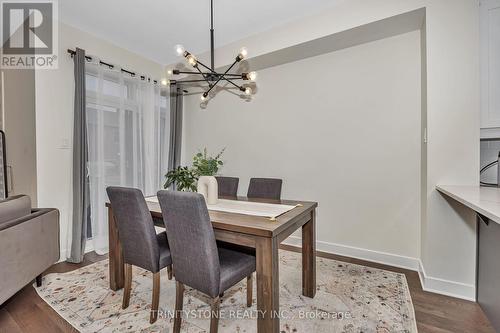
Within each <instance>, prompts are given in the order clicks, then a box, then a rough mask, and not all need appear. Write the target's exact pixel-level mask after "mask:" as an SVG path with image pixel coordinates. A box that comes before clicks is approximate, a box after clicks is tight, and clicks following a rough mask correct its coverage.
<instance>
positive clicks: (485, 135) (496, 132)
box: [481, 127, 500, 140]
mask: <svg viewBox="0 0 500 333" xmlns="http://www.w3.org/2000/svg"><path fill="white" fill-rule="evenodd" d="M498 138H500V128H499V127H492V128H481V139H483V140H485V139H498Z"/></svg>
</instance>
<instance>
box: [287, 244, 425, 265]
mask: <svg viewBox="0 0 500 333" xmlns="http://www.w3.org/2000/svg"><path fill="white" fill-rule="evenodd" d="M284 243H285V244H288V245H293V246H298V247H301V246H302V239H301V238H300V237H297V236H290V237H288V238H287V239H286V240H285V242H284ZM316 249H317V250H318V251H322V252H327V253H332V254H336V255H340V256H345V257H350V258H356V259H362V260H367V261H371V262H376V263H379V264H384V265H389V266H393V267H398V268H405V269H409V270H412V271H418V269H419V267H420V264H419V263H420V260H419V259H417V258H411V257H405V256H400V255H397V254H391V253H385V252H379V251H373V250H368V249H362V248H358V247H354V246H347V245H342V244H335V243H329V242H323V241H316Z"/></svg>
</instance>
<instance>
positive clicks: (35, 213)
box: [0, 208, 59, 231]
mask: <svg viewBox="0 0 500 333" xmlns="http://www.w3.org/2000/svg"><path fill="white" fill-rule="evenodd" d="M53 211H56V212H57V219H59V211H58V210H57V209H55V208H40V209H33V210H31V214H29V215H26V216H23V217H19V218H17V219H14V220H11V221H8V222H4V223H2V224H0V231H2V230H4V229H8V228H10V227H13V226H15V225H18V224H21V223H24V222H26V221H30V220H32V219H34V218H37V217H39V216H41V215H44V214H47V213H50V212H53Z"/></svg>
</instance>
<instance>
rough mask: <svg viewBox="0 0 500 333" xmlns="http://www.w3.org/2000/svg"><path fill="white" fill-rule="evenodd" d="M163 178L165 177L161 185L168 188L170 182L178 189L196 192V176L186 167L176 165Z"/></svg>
mask: <svg viewBox="0 0 500 333" xmlns="http://www.w3.org/2000/svg"><path fill="white" fill-rule="evenodd" d="M165 178H167V181H166V182H165V184H164V185H163V187H164V188H169V187H170V186H171V185H172V184H175V186H176V188H177V190H178V191H190V192H196V182H197V181H198V176H197V175H196V174H195V172H194V171H193V170H191V169H190V168H188V167H182V166H180V167H177V168H176V169H174V170H171V171H169V172H168V173H167V174H166V175H165Z"/></svg>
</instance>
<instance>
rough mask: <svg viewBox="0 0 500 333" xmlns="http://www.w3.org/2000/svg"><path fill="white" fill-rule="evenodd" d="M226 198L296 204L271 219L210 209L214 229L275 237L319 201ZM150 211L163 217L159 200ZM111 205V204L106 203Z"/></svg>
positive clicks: (305, 214) (148, 202) (150, 205)
mask: <svg viewBox="0 0 500 333" xmlns="http://www.w3.org/2000/svg"><path fill="white" fill-rule="evenodd" d="M220 198H221V199H226V200H238V201H251V202H261V203H269V204H279V205H290V206H295V207H294V208H293V209H291V210H289V211H288V212H286V213H283V214H282V215H280V216H278V217H276V218H275V219H270V218H268V217H261V216H253V215H245V214H238V213H229V212H220V211H215V210H209V211H208V213H209V215H210V221H211V222H212V226H213V227H214V229H219V230H226V231H233V232H238V233H244V234H249V235H255V236H264V237H275V236H276V235H278V234H280V233H281V232H282V231H284V230H286V229H287V228H288V227H289V226H290V224H291V223H294V221H296V220H297V218H299V219H300V218H301V217H302V216H303V217H304V218H308V217H309V215H310V211H311V210H312V209H314V208H316V207H317V206H318V203H317V202H313V201H296V200H270V199H257V198H247V197H237V198H235V197H220ZM146 203H147V205H148V208H149V211H150V212H151V215H152V216H153V217H157V218H162V213H161V208H160V204H159V203H157V202H151V201H147V200H146ZM106 206H107V207H109V206H110V204H109V203H106Z"/></svg>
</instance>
